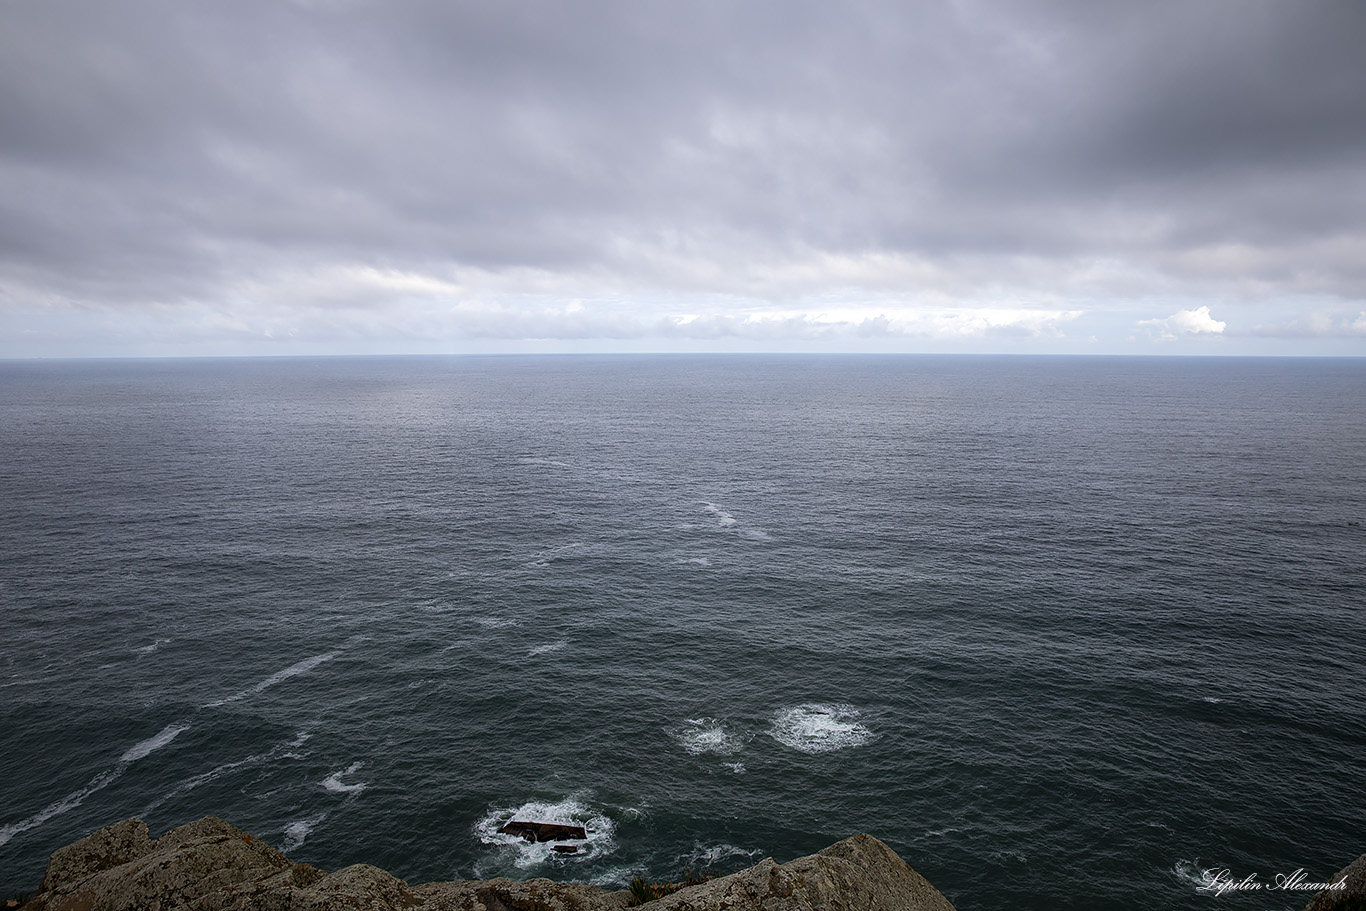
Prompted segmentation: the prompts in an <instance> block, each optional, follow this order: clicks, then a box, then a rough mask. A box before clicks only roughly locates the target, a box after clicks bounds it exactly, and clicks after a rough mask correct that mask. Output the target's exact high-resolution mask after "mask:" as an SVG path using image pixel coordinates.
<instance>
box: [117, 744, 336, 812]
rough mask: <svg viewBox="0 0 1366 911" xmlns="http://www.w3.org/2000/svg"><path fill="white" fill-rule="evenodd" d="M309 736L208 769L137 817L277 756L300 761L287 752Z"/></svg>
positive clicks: (183, 783)
mask: <svg viewBox="0 0 1366 911" xmlns="http://www.w3.org/2000/svg"><path fill="white" fill-rule="evenodd" d="M310 736H311V735H310V734H308V733H307V732H304V731H300V732H299V733H298V735H296V736H295V738H294V739H293V740H291V741H287V742H285V743H281V744H277V745H276V746H274V747H272V748H271V749H269V750H267V751H266V752H264V753H256V754H255V755H252V756H248V757H246V758H245V759H239V760H237V761H236V762H225V763H223V764H222V765H218V766H214V767H213V768H212V769H209V771H207V772H204V773H202V774H199V775H196V776H194V777H193V778H188V779H186V780H185V781H183V782H181V783H180V784H178V785H176V786H175V787H174V788H172V789H171V790H170V791H168V792H167V793H165V794H163V795H162V796H161V797H158V798H157V799H156V800H155V801H153V802H152V803H150V804H148V805H147V806H146V807H145V808H144V809H143V811H142V812H141V813H140V814H138V815H139V816H143V817H146V816H150V815H151V813H152V811H154V810H156V809H157V808H158V807H160V806H161V805H162V804H164V803H166V802H167V801H169V800H172V799H174V798H176V797H179V796H180V795H181V794H184V793H185V792H186V791H192V790H194V789H195V788H197V787H199V786H200V785H202V784H207V783H209V782H210V781H213V780H215V779H217V778H221V777H222V776H224V775H226V774H228V773H229V772H232V771H234V770H236V769H241V768H248V767H250V766H254V765H258V764H260V763H263V762H269V761H270V760H271V759H274V758H276V757H277V756H279V757H283V758H286V759H301V758H303V757H301V756H300V755H299V754H297V753H293V752H288V751H289V750H290V749H291V748H292V747H298V746H302V745H303V743H304V741H306V740H308V738H309V737H310Z"/></svg>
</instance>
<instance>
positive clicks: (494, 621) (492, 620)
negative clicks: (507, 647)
mask: <svg viewBox="0 0 1366 911" xmlns="http://www.w3.org/2000/svg"><path fill="white" fill-rule="evenodd" d="M474 622H475V623H478V624H479V625H480V626H482V627H483V628H484V629H505V628H507V627H509V626H521V625H522V621H521V620H513V619H511V618H509V617H476V618H475V620H474Z"/></svg>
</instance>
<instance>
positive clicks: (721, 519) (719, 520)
mask: <svg viewBox="0 0 1366 911" xmlns="http://www.w3.org/2000/svg"><path fill="white" fill-rule="evenodd" d="M704 508H705V509H706V510H707V512H709V513H711V514H712V515H714V516H716V524H717V525H720V526H721V527H722V528H731V527H732V526H734V525H737V524H739V523H738V522H737V521H736V518H735V516H733V515H731V514H730V513H728V512H726V511H725V510H724V509H722V508H721V507H720V506H717V505H716V504H715V503H707V504H705V505H704Z"/></svg>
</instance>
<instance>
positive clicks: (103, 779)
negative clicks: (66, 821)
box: [0, 765, 127, 845]
mask: <svg viewBox="0 0 1366 911" xmlns="http://www.w3.org/2000/svg"><path fill="white" fill-rule="evenodd" d="M125 768H127V765H119V766H117V767H115V768H114V769H113V770H111V771H108V772H105V773H104V774H102V775H99V776H96V777H95V778H93V779H91V781H90V784H88V785H86V786H85V787H84V788H82V789H81V790H79V791H76V792H74V793H71V794H68V795H66V796H65V797H63V798H62V799H61V800H59V801H57V802H56V803H54V804H51V805H49V806H47V807H44V808H43V809H41V810H39V811H38V812H37V813H34V814H33V815H32V816H30V817H29V818H28V819H25V820H23V821H22V822H16V823H13V824H11V825H8V826H5V827H3V828H0V845H4V844H6V843H7V842H8V841H9V840H10V839H11V838H13V837H14V836H16V835H18V834H19V833H20V832H27V831H28V830H29V829H34V828H37V827H38V826H41V825H42V824H43V823H45V822H47V821H48V820H49V819H51V818H52V817H54V816H60V815H61V814H63V813H65V812H66V811H67V810H74V809H75V808H76V807H78V806H80V805H81V802H82V801H84V800H85V799H86V798H87V797H89V796H90V795H91V794H94V793H95V792H96V791H98V790H100V789H101V788H103V787H106V786H107V785H108V784H109V783H110V782H112V781H113V780H114V779H115V778H118V777H119V776H120V775H122V774H123V770H124V769H125Z"/></svg>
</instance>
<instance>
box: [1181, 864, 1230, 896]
mask: <svg viewBox="0 0 1366 911" xmlns="http://www.w3.org/2000/svg"><path fill="white" fill-rule="evenodd" d="M1222 869H1224V867H1222V866H1218V865H1216V866H1214V867H1205V866H1202V865H1201V864H1200V861H1198V860H1178V861H1177V862H1176V865H1175V866H1173V867H1172V874H1173V875H1174V876H1175V877H1176V878H1177V879H1179V880H1182V881H1183V882H1188V883H1190V884H1191V885H1193V886H1195V887H1196V888H1197V889H1206V890H1208V889H1209V888H1210V887H1211V886H1212V885H1213V884H1214V882H1215V876H1214V871H1215V870H1222Z"/></svg>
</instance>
